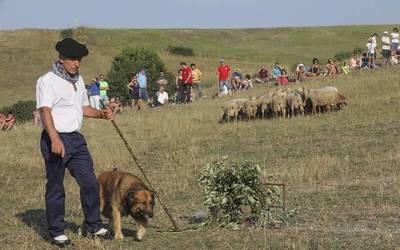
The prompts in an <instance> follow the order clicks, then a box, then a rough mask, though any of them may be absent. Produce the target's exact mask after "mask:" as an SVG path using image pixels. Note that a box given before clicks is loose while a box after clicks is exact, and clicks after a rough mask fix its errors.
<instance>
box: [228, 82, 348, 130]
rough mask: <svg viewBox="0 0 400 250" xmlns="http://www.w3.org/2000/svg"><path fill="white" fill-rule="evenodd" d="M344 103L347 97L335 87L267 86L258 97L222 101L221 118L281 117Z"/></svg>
mask: <svg viewBox="0 0 400 250" xmlns="http://www.w3.org/2000/svg"><path fill="white" fill-rule="evenodd" d="M343 105H347V98H346V97H345V96H343V95H342V94H340V93H339V91H338V89H337V88H336V87H331V86H329V87H323V88H319V89H308V88H306V87H300V88H298V89H292V88H290V87H286V88H277V89H269V90H267V91H265V93H264V94H263V95H262V96H260V97H257V98H250V99H233V100H229V101H227V102H225V103H224V104H223V105H222V109H223V115H222V117H221V120H220V122H221V123H224V122H234V121H239V120H254V119H256V118H262V119H268V118H280V117H283V118H285V117H288V118H289V117H294V116H297V115H301V116H305V115H308V114H316V113H329V112H331V111H333V110H340V109H341V108H342V106H343Z"/></svg>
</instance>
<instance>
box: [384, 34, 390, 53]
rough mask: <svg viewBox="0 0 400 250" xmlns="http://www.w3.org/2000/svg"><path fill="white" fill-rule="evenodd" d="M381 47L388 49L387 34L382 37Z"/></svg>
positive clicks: (388, 39)
mask: <svg viewBox="0 0 400 250" xmlns="http://www.w3.org/2000/svg"><path fill="white" fill-rule="evenodd" d="M382 49H383V50H390V37H389V36H383V37H382Z"/></svg>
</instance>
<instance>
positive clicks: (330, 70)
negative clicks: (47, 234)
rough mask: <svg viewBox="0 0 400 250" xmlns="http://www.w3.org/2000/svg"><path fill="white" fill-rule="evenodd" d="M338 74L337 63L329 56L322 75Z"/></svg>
mask: <svg viewBox="0 0 400 250" xmlns="http://www.w3.org/2000/svg"><path fill="white" fill-rule="evenodd" d="M336 74H338V71H337V65H336V63H335V61H334V60H333V58H329V60H328V63H327V64H326V72H325V75H324V76H332V75H336Z"/></svg>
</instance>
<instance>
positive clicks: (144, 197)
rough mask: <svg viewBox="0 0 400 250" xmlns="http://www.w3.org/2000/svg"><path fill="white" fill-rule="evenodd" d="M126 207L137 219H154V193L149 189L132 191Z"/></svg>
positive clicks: (129, 193)
mask: <svg viewBox="0 0 400 250" xmlns="http://www.w3.org/2000/svg"><path fill="white" fill-rule="evenodd" d="M126 205H127V208H126V209H127V211H128V212H129V214H130V215H131V216H132V217H133V218H135V219H149V218H153V208H154V193H153V192H151V191H149V190H147V189H140V190H130V191H129V192H128V196H127V204H126Z"/></svg>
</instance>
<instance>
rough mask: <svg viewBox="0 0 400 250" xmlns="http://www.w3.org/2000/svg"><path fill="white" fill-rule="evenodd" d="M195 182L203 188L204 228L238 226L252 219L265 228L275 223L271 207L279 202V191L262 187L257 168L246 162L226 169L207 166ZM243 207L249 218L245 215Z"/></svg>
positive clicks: (220, 164) (215, 164) (218, 163)
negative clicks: (206, 216) (205, 213)
mask: <svg viewBox="0 0 400 250" xmlns="http://www.w3.org/2000/svg"><path fill="white" fill-rule="evenodd" d="M198 180H199V183H200V184H201V185H202V186H203V187H204V193H205V199H204V205H205V206H206V207H207V209H208V218H207V220H206V224H217V225H219V226H227V225H238V224H241V223H242V222H243V221H244V220H247V219H249V218H251V219H252V220H253V221H255V223H256V224H258V225H260V226H267V225H270V224H271V223H272V222H273V221H275V220H276V218H274V215H273V213H272V210H271V208H270V206H272V205H274V204H277V203H278V202H280V200H281V197H280V192H279V188H277V187H276V186H268V187H267V186H265V185H262V184H261V181H260V167H259V165H258V164H256V163H254V162H251V161H245V162H238V163H234V164H232V165H229V166H228V165H226V164H225V162H224V161H216V162H213V163H210V164H207V166H206V167H205V169H204V171H203V173H202V174H201V175H200V177H199V178H198ZM246 207H247V208H250V214H246V212H244V209H245V208H246ZM282 218H283V216H282V217H281V218H280V219H282Z"/></svg>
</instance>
